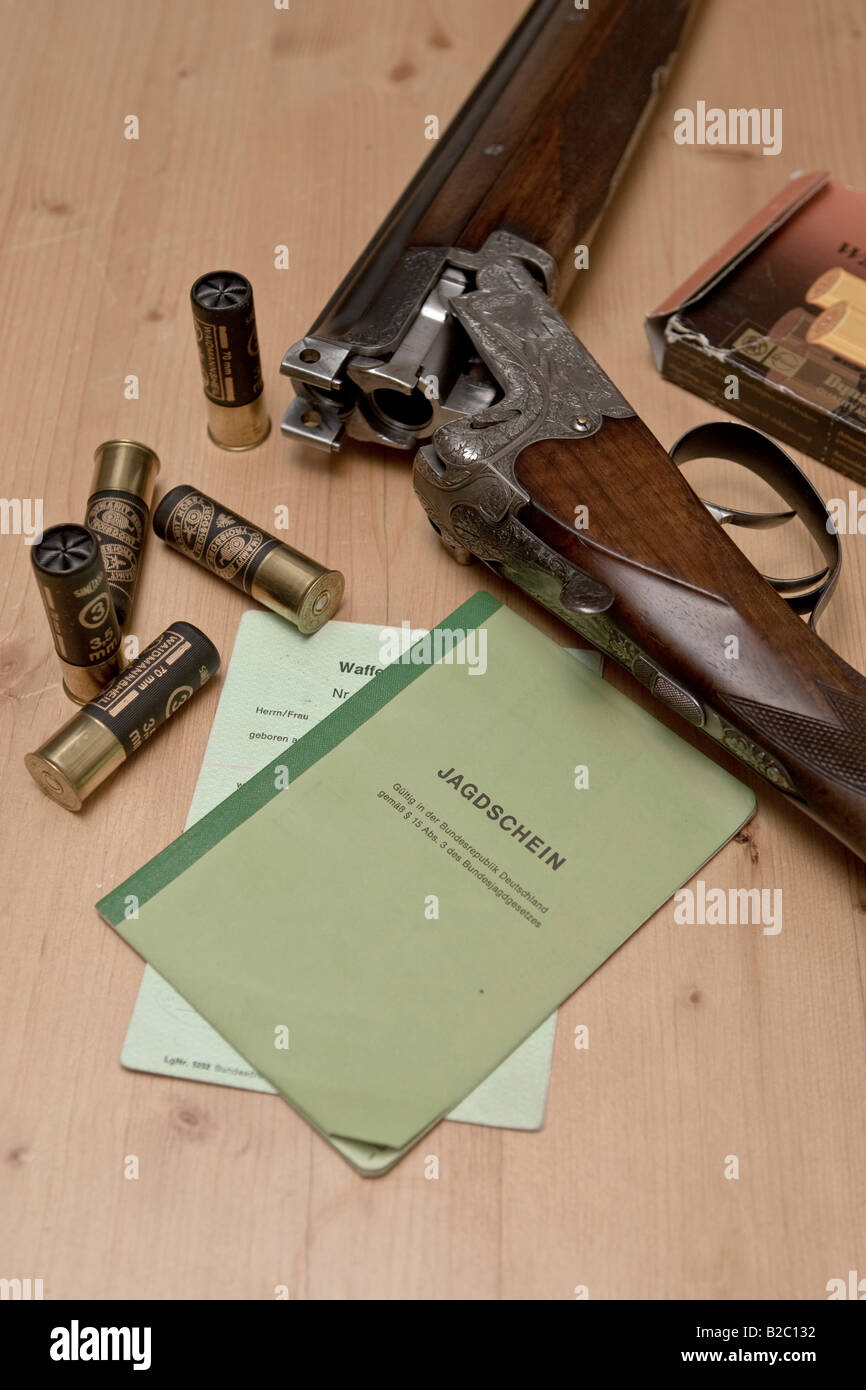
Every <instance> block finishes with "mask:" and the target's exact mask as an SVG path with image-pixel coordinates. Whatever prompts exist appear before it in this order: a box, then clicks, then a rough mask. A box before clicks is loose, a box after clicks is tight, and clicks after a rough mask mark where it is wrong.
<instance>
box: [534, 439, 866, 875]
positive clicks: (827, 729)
mask: <svg viewBox="0 0 866 1390" xmlns="http://www.w3.org/2000/svg"><path fill="white" fill-rule="evenodd" d="M517 474H518V478H519V480H520V482H521V483H522V484H523V485H524V486H525V487H526V489H527V491H528V492H529V494H530V496H531V498H532V501H531V502H530V504H529V506H528V507H527V508H526V510H525V511H524V512H523V513H522V514H521V520H522V521H523V522H524V524H525V525H526V526H528V527H529V528H531V529H532V531H534V532H535V534H537V535H538V536H539V538H540V539H541V540H543V541H544V542H545V544H547V545H549V546H551V547H552V548H554V549H556V550H557V551H558V552H559V553H560V554H561V555H562V556H563V557H564V558H565V559H566V560H567V561H568V562H569V563H571V564H575V565H578V566H580V567H581V569H583V570H585V571H586V572H588V573H589V574H591V575H592V576H593V577H594V578H595V579H597V580H599V581H601V582H602V583H604V584H605V585H607V586H608V587H609V588H610V590H611V591H612V593H613V595H614V599H613V603H612V604H611V607H610V608H609V609H608V610H607V611H606V612H605V613H604V614H603V615H600V616H599V617H598V618H595V619H593V618H589V620H588V621H586V620H582V619H581V618H580V617H579V616H578V619H577V621H576V622H574V623H573V625H574V626H576V627H578V628H579V630H580V631H581V632H583V633H584V635H585V636H586V637H588V638H589V639H590V640H591V641H593V642H594V643H596V645H599V646H601V647H603V648H604V649H605V650H606V651H607V652H608V653H609V654H610V655H611V656H613V657H615V658H616V659H617V660H618V661H620V662H622V664H623V665H625V666H627V667H628V669H629V670H630V671H631V672H632V673H633V674H634V675H635V676H636V677H637V678H638V679H639V680H640V681H641V682H642V684H644V685H646V686H647V687H648V688H649V689H650V690H651V691H652V692H653V694H655V695H656V696H657V697H658V698H659V699H660V700H661V701H662V702H663V703H664V704H665V705H667V706H669V707H671V708H673V709H674V710H676V711H677V712H678V713H679V714H681V715H682V716H683V717H684V718H686V719H688V720H689V722H691V723H693V724H695V725H697V726H699V727H702V728H704V729H705V731H706V732H707V733H708V734H710V735H711V736H712V737H713V738H715V739H716V740H717V741H718V742H720V743H721V744H723V745H724V747H726V748H727V749H728V750H729V751H730V752H731V753H733V754H734V755H735V756H736V757H738V758H739V759H740V760H741V761H742V762H744V763H746V764H747V765H748V766H749V767H751V768H753V769H754V770H755V771H757V772H758V773H760V775H761V776H762V777H764V778H766V780H767V781H769V782H770V783H771V784H772V785H773V786H775V787H777V788H778V789H779V790H780V791H783V792H785V793H786V794H787V795H788V796H790V797H792V798H794V799H796V800H797V801H799V802H800V804H801V805H802V808H803V809H804V810H805V811H807V812H808V813H809V814H810V815H811V816H813V817H814V819H815V820H817V821H819V822H820V823H821V824H822V825H824V826H825V827H826V828H827V829H828V830H830V831H831V832H832V833H833V834H834V835H835V836H836V837H837V838H838V839H840V840H841V841H842V842H843V843H844V844H846V845H848V847H849V848H850V849H852V850H853V851H854V853H855V854H857V855H859V856H860V858H861V859H866V680H864V679H863V677H862V676H861V675H860V674H859V673H858V672H857V671H855V670H853V668H852V667H850V666H849V665H847V663H846V662H844V661H843V660H842V659H841V657H839V656H837V655H836V653H835V652H834V651H832V650H831V648H830V647H828V646H827V645H826V643H825V642H822V641H821V639H820V638H819V637H818V636H817V635H816V634H815V633H814V632H813V631H812V630H811V629H810V628H809V627H808V626H807V624H806V623H805V622H804V621H803V619H802V618H800V617H798V616H797V614H796V613H795V612H793V610H792V609H791V608H789V606H788V605H787V603H786V602H785V601H784V599H782V598H781V597H780V596H779V595H778V594H777V593H776V592H775V591H774V590H773V589H772V588H771V586H770V585H769V584H768V583H767V581H766V580H765V579H763V577H762V576H761V575H760V574H759V573H758V572H757V570H756V569H755V568H754V567H753V566H752V565H751V564H750V562H749V561H748V560H747V559H746V557H745V556H744V555H743V554H742V552H741V551H740V550H738V548H737V547H736V545H735V544H734V543H733V541H732V540H731V539H730V538H729V537H728V535H727V534H726V533H725V532H724V530H723V529H722V528H721V527H720V526H719V525H718V524H717V523H716V522H715V521H714V520H713V519H712V517H711V516H710V514H709V513H708V512H707V511H706V509H705V507H704V506H703V504H702V503H701V502H700V500H699V499H698V498H697V496H696V495H695V493H694V492H693V491H692V489H691V488H690V487H689V485H688V483H687V482H686V481H685V479H684V478H683V477H682V476H681V474H680V473H679V470H678V469H677V468H676V466H675V465H674V463H673V462H672V461H671V459H670V458H669V456H668V455H667V454H666V453H665V451H664V449H663V448H662V446H661V445H660V444H659V443H658V441H657V440H656V439H655V438H654V437H653V435H652V434H651V433H650V431H649V430H648V429H647V428H646V426H645V425H644V424H643V423H642V422H641V421H640V420H638V419H635V418H633V419H628V420H612V421H609V422H606V424H605V426H604V428H603V429H602V430H601V431H600V432H599V433H598V434H597V435H595V436H594V437H593V438H592V439H588V440H586V441H582V442H580V443H566V442H563V441H561V440H549V441H546V442H545V443H542V444H536V445H534V446H532V447H531V448H529V449H527V450H526V451H525V452H524V453H523V454H522V455H521V457H520V459H519V460H518V464H517ZM576 498H580V499H583V500H584V501H585V504H586V505H587V506H588V511H589V525H588V529H587V530H586V531H585V532H576V531H575V530H574V526H573V517H574V505H575V499H576ZM554 518H557V519H556V520H554ZM569 518H571V519H572V525H571V526H569ZM512 577H514V578H515V579H516V581H517V583H520V578H519V577H518V576H517V575H514V576H512ZM561 616H566V620H567V621H572V619H571V618H568V617H567V615H565V614H562V615H561ZM732 638H733V639H735V642H732V641H731V639H732Z"/></svg>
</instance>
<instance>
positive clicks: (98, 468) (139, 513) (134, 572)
mask: <svg viewBox="0 0 866 1390" xmlns="http://www.w3.org/2000/svg"><path fill="white" fill-rule="evenodd" d="M158 472H159V459H158V458H157V456H156V454H155V453H154V452H153V449H151V448H149V447H148V445H147V444H139V443H137V442H136V441H135V440H134V439H108V440H106V441H105V443H104V444H100V445H99V448H98V449H97V450H96V453H95V454H94V455H93V482H92V483H91V485H90V496H89V498H88V499H87V513H86V515H85V518H84V519H85V521H86V523H87V525H88V526H90V527H91V528H92V530H94V531H95V532H96V535H97V537H98V539H99V548H100V550H101V551H102V561H103V564H104V565H105V572H106V574H107V576H108V588H109V592H110V593H111V597H112V599H113V601H114V611H115V612H116V614H117V621H118V622H119V624H120V626H121V629H123V628H125V627H126V625H127V623H128V622H129V614H130V611H131V609H132V602H133V599H134V598H135V587H136V585H137V583H138V573H139V568H140V565H141V549H142V546H143V545H144V538H145V535H146V533H147V523H148V519H149V517H150V504H151V502H152V501H153V488H154V483H155V482H156V475H157V473H158Z"/></svg>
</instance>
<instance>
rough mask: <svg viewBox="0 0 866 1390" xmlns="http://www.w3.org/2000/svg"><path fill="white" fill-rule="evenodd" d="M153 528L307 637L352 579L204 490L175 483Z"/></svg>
mask: <svg viewBox="0 0 866 1390" xmlns="http://www.w3.org/2000/svg"><path fill="white" fill-rule="evenodd" d="M153 529H154V531H155V532H156V534H157V535H158V536H159V538H160V540H163V541H165V543H166V545H170V546H171V547H172V549H173V550H177V551H179V552H180V554H181V555H185V556H186V557H187V559H189V560H194V561H195V563H196V564H197V565H201V566H202V567H203V568H204V569H207V570H210V572H211V574H215V575H217V577H218V578H219V579H224V580H225V581H226V582H227V583H228V584H231V585H232V586H233V587H234V588H235V589H240V590H241V592H242V593H244V594H249V595H250V597H251V598H254V599H255V600H256V602H257V603H261V604H263V605H264V606H265V608H270V610H271V612H272V613H278V614H279V616H280V617H281V618H286V619H287V621H288V622H290V623H294V625H295V627H296V628H297V629H298V630H299V632H302V633H303V634H304V636H309V635H310V634H311V633H313V632H318V630H319V628H320V627H324V625H325V623H326V622H328V621H329V619H330V618H332V617H333V616H334V614H335V613H336V611H337V609H338V608H339V606H340V603H341V601H342V598H343V590H344V589H345V586H346V581H345V578H344V577H343V575H342V574H341V573H340V571H339V570H332V569H329V568H328V567H327V566H326V565H320V564H319V563H318V561H316V560H312V559H310V557H309V555H302V554H301V552H300V551H299V550H294V549H293V548H292V547H291V546H290V545H285V544H284V543H283V542H282V541H279V540H277V538H276V536H272V535H270V534H269V533H268V532H267V531H265V530H264V529H263V528H262V527H261V526H257V525H256V523H255V522H254V521H247V520H246V518H245V517H242V516H238V515H237V514H236V513H235V512H232V511H230V509H229V508H228V507H225V506H223V504H222V503H221V502H216V501H215V500H214V499H213V497H208V496H207V494H206V493H204V492H199V490H198V488H196V487H192V486H191V485H190V484H189V483H182V484H181V485H180V487H173V488H172V489H171V491H170V492H167V493H166V494H165V496H164V497H162V498H161V499H160V502H159V505H158V506H157V507H156V510H155V511H154V513H153Z"/></svg>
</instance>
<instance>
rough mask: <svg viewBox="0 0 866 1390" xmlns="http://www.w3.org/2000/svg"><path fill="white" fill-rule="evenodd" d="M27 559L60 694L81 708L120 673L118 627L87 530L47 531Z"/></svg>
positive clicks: (102, 569) (52, 528)
mask: <svg viewBox="0 0 866 1390" xmlns="http://www.w3.org/2000/svg"><path fill="white" fill-rule="evenodd" d="M30 553H31V559H32V562H33V572H34V574H35V576H36V582H37V584H38V585H39V592H40V594H41V595H42V602H43V604H44V605H45V612H46V615H47V617H48V622H49V624H50V626H51V635H52V637H53V639H54V648H55V651H56V652H57V655H58V656H59V658H60V665H61V667H62V669H63V688H64V690H65V691H66V693H67V695H68V696H69V698H70V699H71V700H75V701H77V703H78V704H80V705H83V704H86V702H87V701H88V700H92V699H93V698H94V697H95V696H97V695H98V694H99V693H100V691H102V690H104V688H105V686H106V685H108V684H109V683H110V682H111V681H112V680H114V678H115V676H116V675H117V674H118V672H119V670H120V640H121V637H120V626H119V624H118V621H117V614H116V613H115V611H114V604H113V602H112V598H111V592H110V590H109V587H108V578H107V576H106V573H105V566H104V564H103V560H102V552H101V550H100V548H99V540H98V539H97V536H96V534H95V532H94V531H92V530H91V529H90V527H89V526H79V525H78V524H77V522H66V523H64V524H62V525H60V526H49V528H48V530H47V531H45V532H44V534H43V536H42V540H41V541H39V542H38V544H36V545H34V547H33V549H32V551H31V552H30Z"/></svg>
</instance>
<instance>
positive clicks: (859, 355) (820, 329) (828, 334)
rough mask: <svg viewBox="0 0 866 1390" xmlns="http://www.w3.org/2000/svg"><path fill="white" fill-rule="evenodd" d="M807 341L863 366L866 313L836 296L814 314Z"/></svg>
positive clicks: (864, 364)
mask: <svg viewBox="0 0 866 1390" xmlns="http://www.w3.org/2000/svg"><path fill="white" fill-rule="evenodd" d="M806 341H807V342H809V343H817V344H818V346H819V347H822V348H826V349H827V351H828V352H833V353H835V354H836V355H837V356H838V357H844V358H845V360H846V361H847V362H853V363H854V365H855V366H856V367H866V314H861V313H860V311H859V309H855V308H853V306H852V305H850V304H848V303H846V302H845V301H843V300H839V301H838V302H837V303H836V304H831V306H830V308H829V309H825V310H824V312H823V313H822V314H820V315H819V316H818V318H816V320H815V322H814V323H813V324H812V326H811V328H810V329H809V331H808V332H807V334H806Z"/></svg>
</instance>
